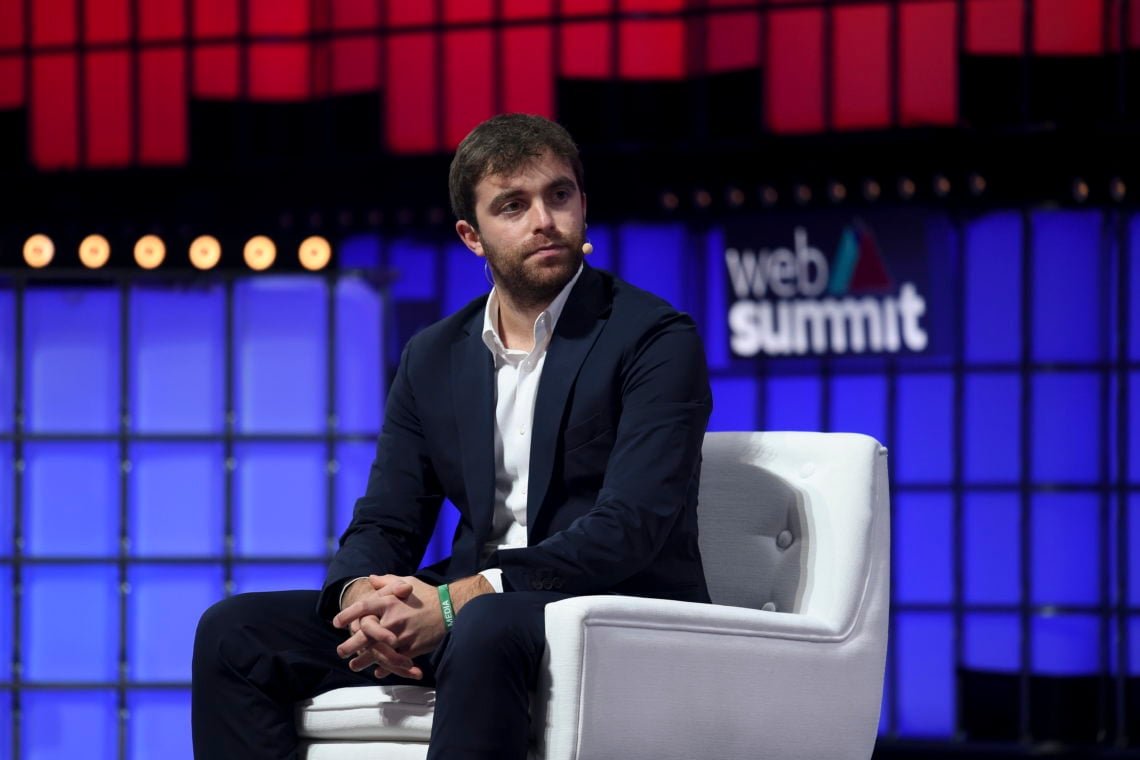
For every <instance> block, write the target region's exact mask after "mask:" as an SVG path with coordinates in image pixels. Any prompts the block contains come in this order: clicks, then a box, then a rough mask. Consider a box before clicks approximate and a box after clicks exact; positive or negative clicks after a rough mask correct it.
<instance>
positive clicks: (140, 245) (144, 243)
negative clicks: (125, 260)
mask: <svg viewBox="0 0 1140 760" xmlns="http://www.w3.org/2000/svg"><path fill="white" fill-rule="evenodd" d="M165 259H166V243H164V242H162V238H160V237H159V236H158V235H143V236H142V237H141V238H139V239H138V242H137V243H135V263H136V264H138V265H139V266H140V267H142V268H143V269H156V268H158V267H159V266H161V264H162V262H163V261H164V260H165Z"/></svg>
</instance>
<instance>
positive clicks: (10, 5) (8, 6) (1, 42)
mask: <svg viewBox="0 0 1140 760" xmlns="http://www.w3.org/2000/svg"><path fill="white" fill-rule="evenodd" d="M23 44H24V4H23V3H22V2H20V3H14V2H2V3H0V49H2V48H18V47H21V46H23Z"/></svg>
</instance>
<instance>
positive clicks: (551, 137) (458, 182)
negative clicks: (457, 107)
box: [447, 113, 585, 229]
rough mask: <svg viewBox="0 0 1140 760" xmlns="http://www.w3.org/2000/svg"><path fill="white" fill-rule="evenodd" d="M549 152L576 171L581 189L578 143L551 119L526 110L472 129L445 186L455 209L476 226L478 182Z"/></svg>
mask: <svg viewBox="0 0 1140 760" xmlns="http://www.w3.org/2000/svg"><path fill="white" fill-rule="evenodd" d="M546 151H550V152H551V153H553V154H554V155H555V156H557V157H559V158H561V159H564V160H565V161H566V163H568V164H570V167H571V168H572V169H573V170H574V179H575V181H576V182H577V183H578V189H579V190H585V185H584V184H583V181H582V180H583V170H582V159H581V158H580V157H579V156H578V146H577V145H576V144H575V143H574V139H573V138H572V137H570V133H569V132H567V131H566V129H565V128H564V127H563V126H562V125H560V124H557V123H555V122H553V121H551V120H550V119H546V118H544V117H542V116H535V115H532V114H525V113H505V114H500V115H498V116H495V117H492V118H490V119H488V120H487V121H485V122H483V123H482V124H480V125H479V126H477V127H475V129H473V130H471V132H470V133H468V135H467V136H466V137H464V138H463V142H461V143H459V148H458V149H456V151H455V158H453V159H452V160H451V170H450V171H449V172H448V177H447V186H448V190H449V191H450V193H451V210H452V212H454V214H455V218H456V219H462V220H464V221H466V222H467V223H468V224H470V225H471V226H472V227H474V228H475V229H479V225H478V223H477V222H476V219H475V186H476V185H478V184H479V181H480V180H481V179H483V178H484V177H486V176H487V175H488V174H505V175H511V174H514V173H515V172H518V171H519V170H521V169H522V168H523V167H525V166H526V165H527V164H529V163H530V162H531V161H533V160H535V159H536V158H538V157H540V156H542V154H543V153H545V152H546Z"/></svg>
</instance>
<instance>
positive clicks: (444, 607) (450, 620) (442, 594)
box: [437, 583, 455, 631]
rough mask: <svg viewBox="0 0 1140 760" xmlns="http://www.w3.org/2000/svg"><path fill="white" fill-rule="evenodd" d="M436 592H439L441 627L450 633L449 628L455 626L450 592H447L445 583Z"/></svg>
mask: <svg viewBox="0 0 1140 760" xmlns="http://www.w3.org/2000/svg"><path fill="white" fill-rule="evenodd" d="M437 590H438V591H439V609H440V611H441V612H443V627H444V628H446V629H447V630H449V631H450V630H451V626H453V625H455V611H454V609H453V608H452V606H451V591H449V590H448V588H447V584H446V583H445V584H443V585H442V586H440V587H439V589H437Z"/></svg>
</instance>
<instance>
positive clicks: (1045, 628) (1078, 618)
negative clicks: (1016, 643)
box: [1031, 615, 1101, 676]
mask: <svg viewBox="0 0 1140 760" xmlns="http://www.w3.org/2000/svg"><path fill="white" fill-rule="evenodd" d="M1031 624H1032V632H1033V633H1032V635H1033V655H1032V658H1033V663H1032V668H1033V672H1034V673H1037V674H1038V675H1047V676H1077V675H1081V676H1087V675H1093V674H1095V673H1098V672H1100V660H1101V645H1100V641H1101V639H1100V621H1099V620H1098V619H1097V617H1096V616H1095V615H1054V616H1049V617H1044V616H1034V618H1033V620H1032V623H1031Z"/></svg>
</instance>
